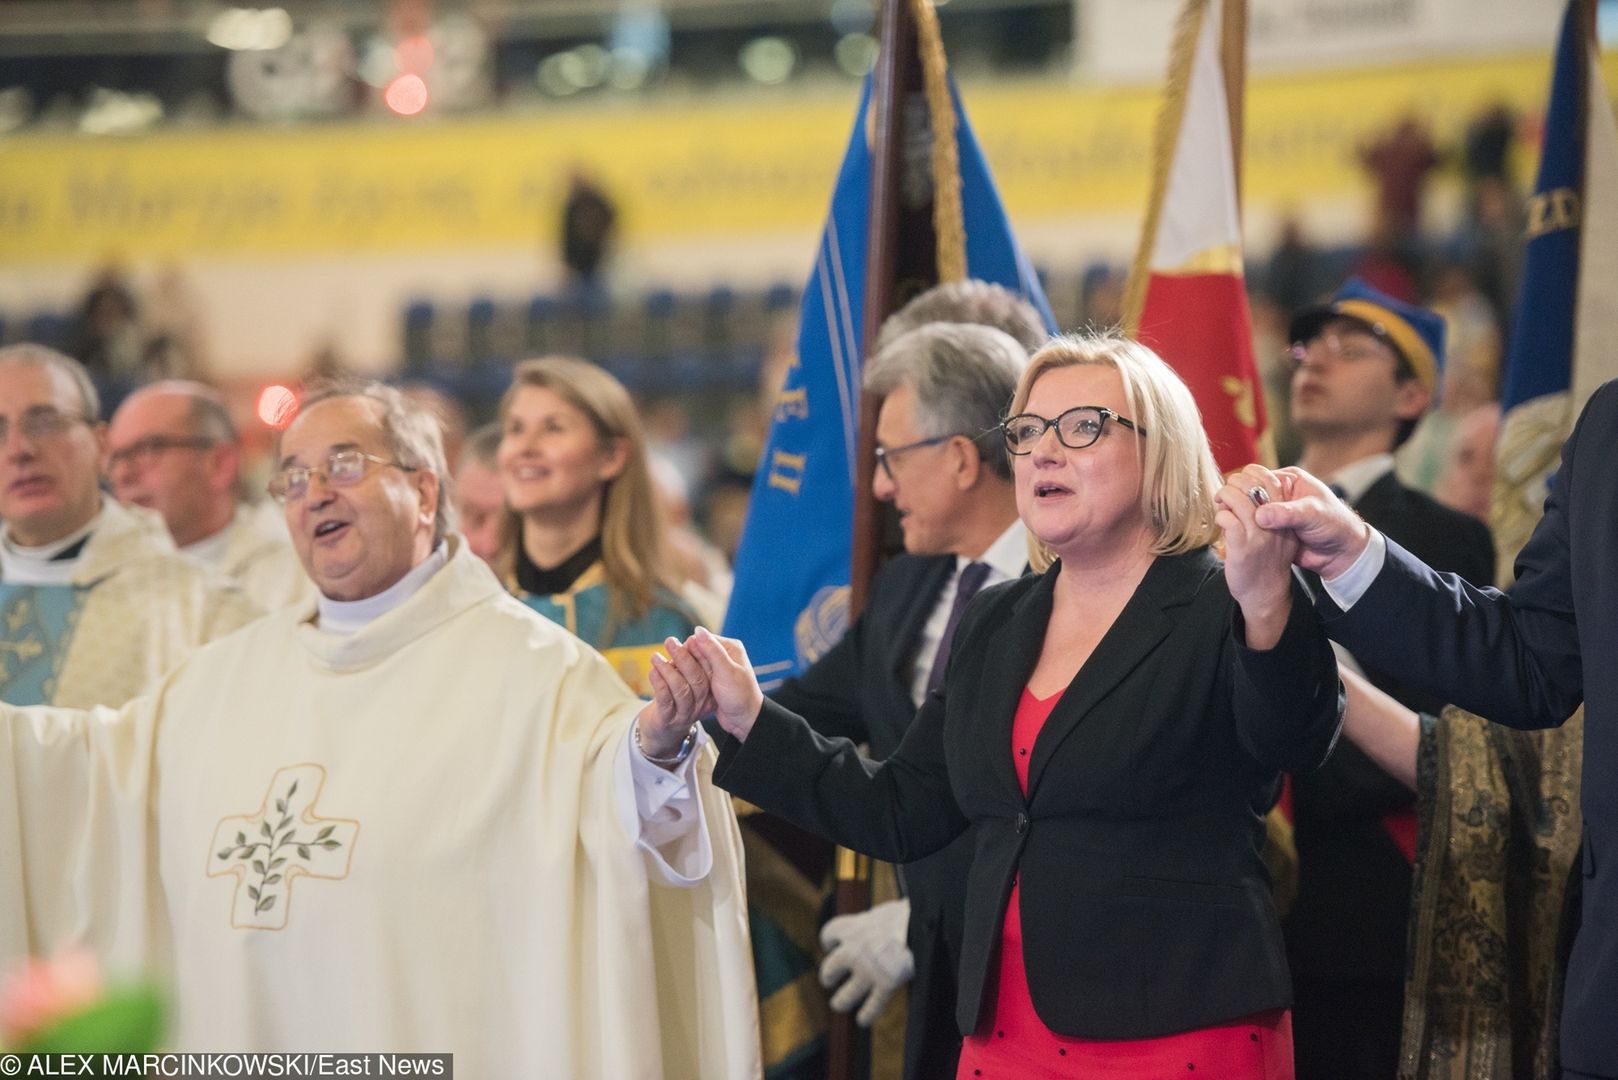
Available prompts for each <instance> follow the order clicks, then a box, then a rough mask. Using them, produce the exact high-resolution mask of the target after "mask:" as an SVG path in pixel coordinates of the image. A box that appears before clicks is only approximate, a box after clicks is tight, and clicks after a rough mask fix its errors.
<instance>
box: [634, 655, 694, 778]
mask: <svg viewBox="0 0 1618 1080" xmlns="http://www.w3.org/2000/svg"><path fill="white" fill-rule="evenodd" d="M649 678H650V681H651V684H652V700H651V701H648V702H647V703H646V704H645V705H644V706H643V707H642V708H641V711H640V715H639V717H638V718H637V719H636V721H635V723H636V724H637V725H638V726H639V728H640V733H639V736H638V741H639V743H640V749H641V752H642V753H643V754H645V755H646V756H647V757H648V758H650V759H651V760H652V761H653V762H656V763H657V764H664V763H665V762H666V761H670V760H672V759H674V758H676V757H678V756H679V754H680V750H681V747H682V746H683V745H684V744H685V739H686V736H687V735H688V734H689V733H690V731H691V725H693V724H695V723H696V722H697V721H698V720H701V719H702V718H703V717H704V716H707V715H708V714H709V713H711V712H713V703H712V697H711V695H709V693H708V675H707V673H706V672H705V671H704V670H703V668H702V665H701V664H700V663H698V662H697V659H696V657H694V656H692V655H691V650H690V649H688V648H687V647H686V646H684V645H682V644H680V642H679V641H678V640H676V639H675V638H667V639H666V640H664V642H663V652H661V653H653V654H652V669H651V671H650V673H649Z"/></svg>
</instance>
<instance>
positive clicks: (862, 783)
mask: <svg viewBox="0 0 1618 1080" xmlns="http://www.w3.org/2000/svg"><path fill="white" fill-rule="evenodd" d="M1059 572H1060V567H1059V566H1058V567H1054V568H1052V569H1051V570H1050V571H1048V572H1047V573H1045V574H1043V575H1040V576H1037V577H1035V576H1029V577H1024V578H1022V579H1020V580H1018V581H1015V582H1008V583H1005V584H1003V585H997V586H994V587H992V588H989V589H985V590H984V591H983V593H982V594H981V595H980V596H979V597H978V598H977V599H975V600H974V601H973V602H972V605H971V607H970V608H969V609H968V610H967V613H966V616H965V617H964V618H963V619H962V621H961V625H960V628H959V630H958V631H957V634H956V638H955V645H954V649H953V651H952V653H951V656H950V663H949V671H948V674H947V677H946V679H945V686H944V688H943V690H942V691H941V692H938V693H935V694H933V695H932V696H930V697H929V699H928V701H927V704H926V705H925V706H923V708H922V710H921V712H920V713H919V714H918V715H917V717H916V720H915V722H914V723H913V724H912V725H911V727H910V730H909V731H908V732H907V733H906V735H905V738H904V741H903V742H902V743H901V745H900V747H899V750H898V752H897V753H895V754H894V755H893V756H892V757H890V758H889V759H888V760H887V761H886V762H884V763H882V764H880V765H878V764H875V763H872V762H868V761H864V760H862V759H861V758H860V757H859V755H858V753H857V752H856V751H855V749H854V747H853V746H852V745H851V744H849V743H847V742H844V741H836V740H827V739H823V738H821V737H820V736H818V735H816V734H814V732H812V731H811V730H810V729H809V727H808V726H807V725H806V724H804V723H803V722H802V721H801V720H799V719H798V718H796V717H794V716H792V715H791V714H790V713H788V712H786V711H785V710H784V709H782V708H780V706H778V705H776V704H774V703H773V702H766V703H765V705H764V707H763V709H762V711H761V712H760V715H759V718H758V721H757V723H756V724H755V726H754V727H753V730H752V732H751V734H750V735H749V736H748V739H747V742H746V743H740V742H737V741H736V740H735V739H733V738H730V737H729V736H726V737H724V738H723V739H721V740H720V742H721V756H720V761H719V767H718V770H717V772H716V774H715V777H716V780H717V781H718V782H719V783H720V784H721V785H722V786H724V787H726V788H728V789H729V790H731V791H733V792H735V793H737V794H738V795H741V796H742V797H743V798H746V799H749V800H751V801H753V802H755V803H758V804H759V805H760V806H763V807H765V808H766V809H769V810H772V811H774V812H775V813H778V814H781V815H782V816H783V817H786V818H788V819H790V820H793V821H796V822H798V823H800V824H802V825H804V826H805V827H807V828H809V829H811V830H814V831H817V832H820V833H822V834H823V835H826V836H829V837H831V838H833V839H835V840H837V841H838V842H839V843H842V844H844V845H846V846H849V847H853V848H856V849H859V850H863V851H866V852H868V853H870V854H871V855H874V856H876V857H878V858H884V859H889V860H892V861H895V862H909V861H911V860H913V859H915V858H917V857H919V856H921V855H925V854H928V853H929V852H932V851H936V850H938V849H939V848H941V847H943V846H944V845H946V844H947V843H949V842H950V841H951V840H952V839H954V838H955V837H956V836H958V835H960V834H961V833H963V832H965V833H967V834H968V835H969V836H970V838H971V843H972V849H973V857H972V863H971V867H970V870H969V872H968V875H967V882H966V895H967V904H966V934H965V939H964V942H963V946H962V955H961V967H960V1000H959V1003H958V1007H957V1010H956V1020H957V1022H958V1024H959V1025H960V1030H961V1031H962V1032H963V1033H970V1032H972V1031H973V1030H975V1029H976V1027H977V1024H978V1021H979V1018H980V1012H981V1011H982V1008H983V1005H984V1003H985V1001H986V1000H988V993H989V990H990V985H989V980H990V978H991V977H992V972H993V970H994V968H993V964H994V960H995V954H996V950H997V948H998V946H999V941H1000V931H1001V924H1002V921H1003V918H1004V914H1005V904H1006V899H1007V896H1008V895H1009V894H1010V890H1011V883H1012V876H1013V875H1014V874H1019V875H1020V876H1021V891H1022V920H1023V932H1024V937H1025V941H1026V942H1027V946H1026V957H1027V964H1028V982H1029V988H1030V990H1031V992H1032V994H1033V1000H1034V1006H1035V1008H1036V1009H1037V1010H1038V1012H1039V1015H1040V1017H1041V1019H1042V1020H1044V1022H1045V1023H1046V1024H1047V1025H1049V1026H1050V1028H1051V1029H1052V1030H1054V1031H1056V1032H1058V1033H1060V1034H1063V1035H1072V1036H1079V1037H1085V1038H1094V1039H1134V1038H1146V1037H1150V1036H1157V1035H1165V1034H1170V1033H1173V1032H1179V1031H1186V1030H1190V1029H1193V1028H1197V1027H1202V1026H1205V1025H1208V1024H1212V1023H1216V1022H1218V1021H1221V1020H1228V1019H1232V1018H1235V1017H1240V1016H1245V1015H1248V1014H1251V1013H1255V1012H1259V1011H1262V1010H1265V1009H1273V1008H1279V1007H1283V1006H1285V1005H1287V1004H1288V1003H1289V1002H1290V999H1291V987H1290V984H1289V982H1288V978H1287V969H1286V961H1285V958H1284V954H1283V950H1282V945H1281V931H1280V926H1279V923H1278V920H1277V918H1276V915H1275V910H1274V907H1273V906H1272V904H1271V902H1270V893H1269V888H1270V886H1269V879H1268V876H1267V874H1266V873H1265V870H1264V864H1263V861H1262V859H1261V857H1260V853H1261V850H1262V847H1263V844H1264V820H1263V815H1264V812H1265V810H1266V809H1267V808H1268V806H1269V805H1270V802H1271V800H1272V798H1273V795H1274V790H1275V785H1276V783H1277V773H1278V772H1279V771H1280V770H1282V769H1289V770H1293V771H1301V770H1304V769H1309V768H1313V767H1314V766H1316V765H1318V764H1319V763H1320V762H1321V761H1322V760H1323V759H1324V758H1325V757H1326V755H1327V753H1328V752H1329V751H1330V748H1331V745H1332V743H1333V741H1334V740H1335V738H1336V737H1337V732H1338V728H1339V723H1340V719H1341V715H1342V689H1341V684H1340V683H1339V682H1338V680H1337V667H1336V661H1335V660H1334V659H1333V656H1332V653H1331V649H1330V646H1329V645H1328V644H1327V642H1326V639H1325V636H1324V634H1322V633H1321V632H1320V630H1319V628H1318V626H1315V625H1313V624H1314V623H1315V622H1316V620H1315V617H1314V614H1313V611H1312V610H1311V609H1310V607H1309V604H1308V601H1307V599H1306V598H1305V597H1304V596H1303V594H1302V592H1301V590H1295V591H1294V599H1293V613H1292V618H1291V620H1290V621H1289V623H1288V625H1287V628H1286V631H1285V633H1284V634H1283V636H1282V639H1281V641H1280V642H1279V643H1278V644H1277V646H1276V647H1275V648H1274V649H1271V650H1269V651H1268V652H1264V653H1255V652H1252V651H1251V650H1248V649H1246V648H1244V647H1243V646H1241V645H1240V644H1239V641H1240V633H1241V631H1240V616H1239V613H1238V612H1237V609H1236V605H1235V604H1234V602H1233V601H1232V600H1231V598H1230V594H1229V592H1228V591H1227V590H1226V588H1225V583H1224V571H1223V568H1222V566H1221V565H1220V563H1219V562H1218V560H1217V559H1215V558H1214V556H1213V555H1212V553H1210V552H1209V551H1208V550H1207V549H1201V550H1198V551H1196V552H1193V553H1191V554H1188V555H1181V556H1173V557H1162V558H1159V559H1157V560H1156V561H1155V562H1154V563H1153V564H1152V566H1151V568H1150V569H1149V570H1148V571H1147V573H1146V577H1145V579H1144V580H1143V581H1142V582H1141V584H1140V587H1139V588H1138V589H1137V590H1136V591H1135V595H1134V596H1133V597H1131V598H1130V600H1129V602H1128V603H1127V604H1126V605H1125V607H1124V610H1123V612H1122V613H1121V614H1120V615H1119V617H1118V619H1117V621H1116V622H1115V623H1114V624H1113V626H1112V628H1111V629H1110V630H1109V631H1108V632H1107V634H1106V636H1105V637H1104V638H1103V639H1102V641H1101V643H1100V644H1099V645H1098V646H1097V648H1096V651H1095V653H1094V654H1093V655H1092V656H1091V657H1090V659H1089V660H1088V661H1087V662H1086V663H1085V665H1084V668H1083V669H1082V670H1081V671H1080V672H1079V674H1078V675H1077V676H1076V677H1075V678H1074V680H1073V682H1072V684H1071V685H1069V687H1068V689H1067V690H1066V691H1065V692H1064V694H1063V696H1062V699H1061V700H1060V701H1059V702H1058V703H1057V704H1056V707H1055V709H1054V710H1053V711H1052V713H1051V716H1050V719H1049V720H1048V721H1047V722H1046V724H1045V727H1044V730H1043V731H1041V733H1040V736H1039V738H1038V740H1037V741H1036V742H1035V744H1034V751H1033V756H1032V759H1031V763H1030V771H1029V789H1030V794H1029V795H1028V796H1027V797H1026V798H1025V797H1024V796H1023V794H1022V790H1021V788H1020V786H1019V784H1018V782H1017V776H1016V772H1015V767H1014V766H1013V764H1012V760H1011V727H1012V718H1013V715H1014V712H1015V710H1016V707H1017V702H1018V698H1019V697H1020V695H1021V693H1022V690H1023V687H1024V686H1025V685H1026V683H1027V681H1028V676H1029V675H1030V673H1031V672H1032V671H1033V668H1034V665H1035V663H1036V662H1037V661H1038V658H1039V651H1040V646H1041V642H1042V641H1043V639H1044V634H1045V627H1046V624H1047V622H1048V621H1049V619H1050V612H1051V603H1052V591H1053V588H1054V586H1055V582H1056V577H1057V575H1058V573H1059Z"/></svg>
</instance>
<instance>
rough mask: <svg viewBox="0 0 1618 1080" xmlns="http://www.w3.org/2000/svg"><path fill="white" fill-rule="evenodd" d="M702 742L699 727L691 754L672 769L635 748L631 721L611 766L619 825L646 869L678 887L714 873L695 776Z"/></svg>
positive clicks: (702, 732) (695, 882) (686, 887)
mask: <svg viewBox="0 0 1618 1080" xmlns="http://www.w3.org/2000/svg"><path fill="white" fill-rule="evenodd" d="M707 738H708V735H707V733H706V732H705V731H703V730H702V728H701V727H700V726H699V727H698V728H697V738H696V743H695V745H694V746H693V747H692V748H691V753H690V755H689V756H687V757H686V759H685V761H684V762H682V763H681V764H680V766H679V767H678V768H676V769H674V770H672V771H671V770H668V769H664V768H662V767H660V766H657V765H653V764H652V763H651V762H650V761H647V760H646V756H645V755H644V754H642V753H641V752H640V748H639V747H637V746H636V745H635V725H634V723H631V724H630V725H629V730H628V731H627V732H626V733H625V735H624V741H623V743H622V744H621V745H620V746H619V747H618V756H617V760H616V761H615V762H614V763H613V765H614V768H613V781H614V782H613V787H614V792H613V802H614V805H615V808H616V810H617V813H618V821H619V824H620V825H621V826H622V827H623V830H624V832H625V834H626V835H628V837H629V838H630V839H631V840H633V841H634V842H635V846H636V847H638V848H640V850H641V852H642V853H643V854H644V855H645V858H646V864H647V868H648V870H650V871H651V872H652V873H653V874H654V875H655V876H656V877H658V878H659V879H661V880H662V881H663V882H664V884H667V885H672V886H674V887H675V888H680V889H689V888H691V887H693V886H695V885H697V884H698V883H700V882H701V881H702V880H703V879H704V878H706V877H707V876H708V872H709V871H710V870H712V869H713V846H712V844H711V843H710V842H709V840H708V822H707V819H706V817H705V815H704V813H703V809H702V799H700V798H699V797H698V794H697V785H696V780H695V772H694V768H695V765H696V758H697V754H698V752H699V751H700V750H701V749H702V745H703V743H704V742H706V741H707Z"/></svg>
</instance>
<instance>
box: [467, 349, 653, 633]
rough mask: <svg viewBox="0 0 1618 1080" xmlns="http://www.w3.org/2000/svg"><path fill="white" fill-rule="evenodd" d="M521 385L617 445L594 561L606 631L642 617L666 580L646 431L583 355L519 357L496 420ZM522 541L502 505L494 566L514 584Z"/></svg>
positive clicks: (619, 386)
mask: <svg viewBox="0 0 1618 1080" xmlns="http://www.w3.org/2000/svg"><path fill="white" fill-rule="evenodd" d="M527 387H538V388H540V389H543V390H549V391H551V392H552V393H554V394H556V395H558V396H559V397H561V398H562V399H563V400H564V401H566V402H567V403H568V404H570V405H572V406H573V407H574V408H576V409H578V410H579V411H580V412H581V413H583V414H584V415H585V417H586V418H587V419H588V420H589V421H590V425H591V426H592V427H593V428H595V432H596V436H597V437H598V438H599V439H600V440H601V442H602V444H603V445H607V444H611V443H614V442H617V443H621V444H623V446H624V447H625V450H626V453H625V456H624V468H623V471H622V472H620V473H619V474H618V475H617V476H616V477H614V478H612V479H611V480H608V481H607V482H606V485H605V490H604V491H603V492H602V496H601V524H600V535H601V564H602V571H603V573H604V574H605V576H606V579H607V625H608V628H609V629H608V636H609V638H610V636H611V634H612V633H613V632H614V629H613V628H616V627H620V626H623V625H624V624H625V623H629V622H633V621H635V620H637V619H641V618H644V617H645V616H646V615H647V613H648V612H650V611H651V609H652V608H653V606H655V604H656V603H657V597H656V590H657V588H658V586H663V587H665V588H670V589H672V588H674V587H675V586H674V585H673V583H672V579H671V578H670V577H669V572H668V569H667V565H666V563H665V554H664V547H663V523H662V518H661V516H660V515H659V513H658V509H657V500H656V496H655V494H654V491H653V488H652V473H651V468H650V466H648V464H647V460H646V436H645V434H644V433H643V431H642V430H641V423H640V414H639V413H638V412H637V411H636V410H635V403H634V401H633V400H632V399H631V398H630V396H629V391H628V390H625V389H624V384H623V383H621V382H619V381H618V380H617V379H615V378H613V377H612V375H611V374H609V373H608V372H607V371H606V370H605V369H603V368H600V367H597V366H596V365H595V364H592V363H590V362H588V361H586V360H576V359H574V358H572V357H567V356H547V357H544V358H542V359H539V360H524V361H523V362H522V363H520V364H518V365H517V367H516V369H515V371H513V373H512V379H511V387H510V389H508V390H507V391H506V392H505V395H504V396H502V397H501V398H500V423H501V426H502V429H503V428H504V425H505V422H506V417H507V414H508V413H509V412H510V410H511V403H512V401H514V400H515V399H516V396H517V395H518V394H519V393H521V392H522V391H523V390H524V389H525V388H527ZM520 543H522V517H521V515H519V514H518V513H516V512H515V511H514V510H511V509H509V508H508V509H507V510H506V512H505V516H504V518H503V519H502V521H501V523H500V551H499V554H498V555H496V556H495V562H494V567H495V571H496V572H497V573H498V574H499V575H500V577H501V579H502V580H503V581H506V582H507V583H508V584H511V585H515V584H516V579H517V545H518V544H520Z"/></svg>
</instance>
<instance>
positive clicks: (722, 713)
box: [641, 627, 764, 753]
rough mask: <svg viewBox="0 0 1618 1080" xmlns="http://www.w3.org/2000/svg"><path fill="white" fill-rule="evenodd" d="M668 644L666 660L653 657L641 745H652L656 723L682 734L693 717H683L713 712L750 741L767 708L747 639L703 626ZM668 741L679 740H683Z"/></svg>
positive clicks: (719, 720)
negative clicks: (650, 693)
mask: <svg viewBox="0 0 1618 1080" xmlns="http://www.w3.org/2000/svg"><path fill="white" fill-rule="evenodd" d="M663 648H664V650H665V651H666V652H667V653H668V658H667V659H666V660H665V659H664V658H663V657H661V656H654V657H653V658H652V674H651V679H652V700H651V702H650V703H649V704H648V705H647V707H646V708H645V709H643V710H641V716H642V718H643V726H642V728H641V732H642V745H649V743H648V741H647V740H648V739H649V737H650V735H651V732H652V728H653V727H654V726H657V727H659V728H661V729H666V730H667V731H668V732H669V733H670V735H672V733H673V732H675V731H678V732H679V733H680V738H683V737H684V734H685V727H684V726H682V725H683V724H689V723H690V720H684V721H683V722H682V719H681V718H684V717H690V718H691V719H698V718H701V717H704V716H708V715H710V714H712V715H713V717H714V719H716V720H717V721H718V722H719V726H720V727H722V728H724V729H725V730H726V731H728V732H729V733H730V734H732V735H734V736H735V737H736V738H738V739H743V740H745V739H746V738H747V733H748V732H749V731H751V730H752V729H753V721H754V720H757V719H758V711H759V709H761V708H763V707H764V691H762V690H760V689H759V686H758V679H757V678H756V677H755V676H754V675H753V665H752V663H751V661H749V660H748V659H747V649H746V648H744V647H743V645H742V643H741V642H739V641H737V640H736V639H735V638H726V637H720V636H719V635H717V634H714V633H712V632H710V631H708V630H707V629H704V628H700V627H699V628H698V629H697V632H696V633H694V634H692V635H691V636H690V637H688V638H686V639H685V643H684V644H681V643H680V642H678V641H675V640H674V639H673V638H669V639H668V640H667V641H666V642H664V643H663ZM648 712H652V713H654V716H653V718H652V719H651V720H650V721H649V722H648V721H646V720H645V718H646V716H647V714H648ZM665 717H666V719H665ZM668 741H670V742H672V743H678V742H679V739H678V738H673V739H669V740H668ZM647 752H648V753H652V752H653V751H650V750H648V751H647Z"/></svg>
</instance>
